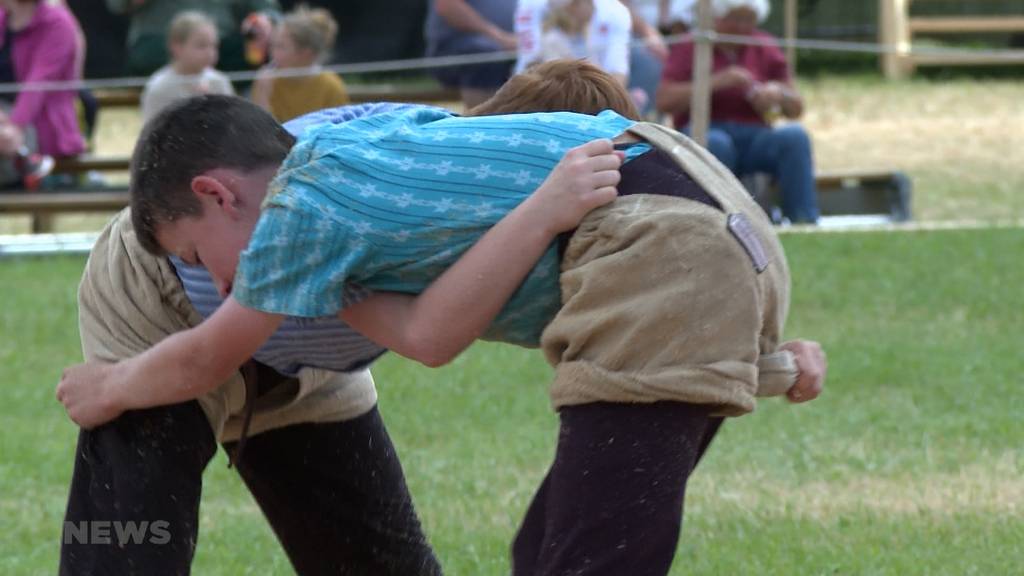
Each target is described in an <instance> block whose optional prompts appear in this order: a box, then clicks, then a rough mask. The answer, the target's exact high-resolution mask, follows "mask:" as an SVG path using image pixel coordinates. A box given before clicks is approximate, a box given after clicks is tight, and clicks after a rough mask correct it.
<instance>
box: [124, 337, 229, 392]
mask: <svg viewBox="0 0 1024 576" xmlns="http://www.w3.org/2000/svg"><path fill="white" fill-rule="evenodd" d="M235 368H236V367H235V366H224V365H218V359H217V358H216V356H215V355H213V354H211V353H210V349H209V348H206V349H205V350H204V346H203V345H202V344H201V342H199V341H198V340H197V339H196V338H195V337H194V335H193V334H192V331H191V330H189V331H185V332H179V333H177V334H174V335H172V336H170V337H168V338H167V339H165V340H163V341H162V342H161V343H160V344H159V345H157V346H155V347H153V348H150V349H149V350H147V351H146V352H144V353H142V354H140V355H139V356H135V357H134V358H131V359H129V360H125V361H124V362H121V363H120V364H118V365H117V368H116V370H118V372H119V375H118V378H117V379H116V380H115V381H116V382H117V383H118V389H117V391H116V395H117V398H118V399H120V402H119V404H120V405H121V406H123V407H124V409H126V410H136V409H142V408H150V407H153V406H163V405H167V404H177V403H180V402H185V401H187V400H192V399H195V398H198V397H199V396H202V395H203V394H205V393H207V392H209V391H211V390H213V389H214V388H216V387H217V386H219V385H220V384H221V383H222V382H224V381H225V380H227V379H228V378H229V377H230V376H231V374H232V373H233V372H234V370H235Z"/></svg>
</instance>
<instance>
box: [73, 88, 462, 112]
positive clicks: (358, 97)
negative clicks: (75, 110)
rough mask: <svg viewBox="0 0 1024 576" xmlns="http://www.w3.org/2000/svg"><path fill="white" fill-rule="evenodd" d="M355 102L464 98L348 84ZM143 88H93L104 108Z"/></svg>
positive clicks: (450, 92)
mask: <svg viewBox="0 0 1024 576" xmlns="http://www.w3.org/2000/svg"><path fill="white" fill-rule="evenodd" d="M346 89H347V90H348V95H349V98H351V99H352V103H353V104H360V103H363V102H416V103H433V104H437V103H441V102H460V101H461V100H462V97H461V96H460V95H459V91H458V90H457V89H453V88H444V87H442V86H438V85H432V84H347V85H346ZM141 95H142V91H141V90H139V89H137V88H104V89H99V90H95V91H93V96H95V98H96V102H97V103H98V104H99V106H100V107H101V108H134V107H138V106H139V99H140V97H141Z"/></svg>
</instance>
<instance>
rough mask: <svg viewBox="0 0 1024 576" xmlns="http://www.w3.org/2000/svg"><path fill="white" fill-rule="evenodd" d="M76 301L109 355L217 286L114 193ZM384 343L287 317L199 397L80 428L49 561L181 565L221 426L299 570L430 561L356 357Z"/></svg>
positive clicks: (296, 127) (86, 347) (126, 569)
mask: <svg viewBox="0 0 1024 576" xmlns="http://www.w3.org/2000/svg"><path fill="white" fill-rule="evenodd" d="M408 107H409V105H403V104H363V105H359V106H345V107H341V108H336V109H331V110H325V111H321V112H318V113H316V114H311V115H308V116H304V117H302V118H299V119H296V120H293V121H291V122H289V123H287V124H286V128H287V129H288V130H289V131H290V132H292V133H293V134H298V133H301V132H302V131H303V130H304V129H305V128H306V127H308V126H310V125H312V124H320V123H324V122H335V123H337V122H345V121H348V120H352V119H354V118H358V117H361V116H364V115H372V114H377V113H381V112H385V111H388V110H395V109H401V108H408ZM78 303H79V329H80V333H81V339H82V350H83V352H84V354H85V356H86V358H88V359H90V360H96V361H108V362H114V361H117V360H121V359H125V358H130V357H132V356H134V355H136V354H138V353H140V352H143V351H145V350H146V349H147V348H150V347H151V346H154V345H155V344H156V343H157V342H159V341H160V340H162V339H163V338H165V337H167V336H169V335H170V334H173V333H174V332H177V331H179V330H184V329H186V328H188V327H189V326H192V325H195V324H198V323H199V321H200V320H201V319H202V317H205V316H209V315H210V314H211V313H212V312H213V311H214V310H215V309H216V307H217V306H218V305H219V304H220V299H219V297H218V295H217V289H216V287H215V286H214V284H213V280H212V279H211V278H210V276H209V274H207V273H206V271H205V269H203V268H202V267H198V266H187V265H185V264H184V263H182V262H181V261H180V260H178V259H174V258H171V259H168V258H166V257H163V256H155V255H153V254H149V253H147V252H146V251H145V250H143V249H142V247H141V246H140V245H139V242H138V240H137V238H136V236H135V233H134V230H133V228H132V225H131V213H130V211H129V210H128V209H126V210H124V211H122V212H121V214H119V215H118V216H117V217H115V218H114V219H113V220H112V221H111V222H110V223H109V224H108V225H107V227H106V228H105V229H104V231H103V233H102V234H101V235H100V237H99V238H98V239H97V241H96V244H95V245H94V246H93V249H92V251H91V253H90V256H89V261H88V263H87V264H86V268H85V271H84V273H83V275H82V281H81V283H80V285H79V297H78ZM383 351H384V350H383V349H382V348H380V347H379V346H377V345H375V344H373V343H372V342H370V341H369V340H366V339H365V338H363V337H362V336H360V335H359V334H358V333H357V332H355V331H354V330H352V329H351V328H349V327H348V326H346V325H345V324H344V323H343V322H341V321H340V320H338V319H336V318H324V319H316V320H315V321H307V320H306V319H302V320H301V321H300V320H297V319H288V320H286V321H285V322H284V323H283V324H282V327H281V328H280V329H279V330H278V331H277V332H276V333H275V334H274V336H273V337H272V338H271V339H270V340H269V341H268V342H267V344H266V345H265V346H263V347H262V348H261V349H260V350H259V351H258V352H256V353H255V354H254V359H255V360H258V361H260V362H261V363H262V364H263V365H265V366H264V367H262V368H261V369H254V368H253V365H255V362H251V363H248V364H247V365H246V366H244V367H243V368H242V370H240V372H241V374H242V375H243V376H244V385H243V382H242V380H243V378H239V377H232V378H231V379H230V380H228V381H226V382H224V383H223V384H221V385H220V386H218V387H217V389H215V390H212V391H210V392H209V393H207V394H204V395H203V396H201V397H199V398H198V399H197V400H194V401H189V402H185V403H181V404H174V405H168V406H159V407H156V408H151V409H148V410H135V411H131V412H126V413H125V414H123V415H121V416H120V417H118V418H116V419H115V420H114V421H112V422H110V423H109V424H107V425H104V426H100V427H97V428H94V429H91V430H89V429H82V430H81V431H80V432H79V437H78V444H77V447H76V450H75V464H74V473H73V476H72V480H71V486H70V489H69V490H68V503H67V510H66V514H65V517H64V534H65V537H64V538H63V539H62V540H61V550H60V566H59V569H58V572H59V573H60V574H62V575H76V574H124V575H129V574H187V573H189V571H190V567H191V564H192V559H193V556H194V554H195V551H196V543H197V542H198V541H200V528H199V518H200V514H199V508H200V496H201V492H202V485H203V473H204V469H205V468H206V467H207V466H208V464H209V462H210V461H211V460H212V458H213V456H214V455H215V453H216V451H217V444H218V442H219V443H221V444H222V445H223V446H224V448H225V450H226V451H227V452H228V454H229V455H230V458H231V461H232V463H233V465H234V468H235V470H236V471H237V472H238V474H239V476H240V477H241V478H242V480H243V481H244V483H245V486H246V488H248V490H249V492H250V493H251V494H252V496H253V498H254V500H255V501H256V503H257V504H258V505H259V507H260V510H261V511H262V512H263V514H264V516H265V517H266V519H267V521H268V523H269V524H270V526H271V528H272V529H273V532H274V535H275V536H276V537H277V539H278V541H279V542H280V543H281V546H282V548H283V549H284V551H285V553H286V554H287V557H288V560H289V561H290V563H291V565H292V567H293V569H294V571H295V572H296V573H298V574H339V573H344V574H380V575H394V576H428V575H430V576H433V575H437V574H441V566H440V564H439V563H438V561H437V559H436V558H435V556H434V554H433V551H432V550H431V548H430V544H429V543H428V541H427V539H426V537H425V536H424V534H423V532H422V530H421V528H420V523H419V519H418V518H417V515H416V510H415V507H414V505H413V501H412V497H411V496H410V494H409V491H408V488H407V486H406V483H405V476H404V473H403V471H402V467H401V463H400V461H399V458H398V454H397V453H396V451H395V448H394V446H393V444H392V442H391V439H390V437H389V435H388V432H387V428H386V426H385V424H384V421H383V418H382V416H381V414H380V413H379V412H378V410H377V396H376V391H375V388H374V382H373V378H372V377H371V375H370V372H369V370H368V369H367V368H365V366H366V365H367V364H368V363H369V362H370V361H372V360H373V359H374V358H376V357H378V356H379V355H380V354H381V353H383ZM308 365H315V366H319V367H321V368H325V369H327V370H315V369H304V368H303V366H308ZM275 371H276V373H275ZM278 373H280V374H278ZM247 432H248V434H247ZM325 454H330V455H331V457H329V458H327V457H325ZM154 519H159V520H160V522H162V523H164V526H165V527H166V530H165V532H164V534H165V535H166V536H165V538H163V539H144V540H142V541H133V542H129V543H128V545H123V543H121V542H119V540H118V539H117V538H112V539H110V541H109V542H108V543H103V542H97V541H92V540H89V539H85V540H84V541H83V540H82V539H79V538H75V537H69V536H68V535H69V533H70V534H74V531H75V530H82V529H83V527H86V528H87V527H88V526H89V524H88V523H89V522H113V523H115V524H118V525H123V524H125V523H129V522H136V523H149V522H153V520H154Z"/></svg>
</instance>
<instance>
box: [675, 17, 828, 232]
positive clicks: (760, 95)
mask: <svg viewBox="0 0 1024 576" xmlns="http://www.w3.org/2000/svg"><path fill="white" fill-rule="evenodd" d="M712 7H713V10H714V14H715V30H716V32H718V33H719V34H723V35H728V36H746V37H749V38H751V39H753V40H755V41H756V43H753V44H746V43H743V44H740V43H730V42H721V43H716V44H714V50H713V56H712V66H711V123H710V127H709V130H708V150H709V151H711V153H712V154H714V155H715V157H716V158H718V160H719V161H721V162H722V163H723V164H725V165H726V166H727V167H729V169H730V170H732V171H733V173H734V174H736V175H737V176H743V175H746V174H750V173H753V172H767V173H769V174H771V175H772V176H774V177H775V179H776V180H777V181H778V183H779V188H780V190H781V192H782V213H783V215H784V216H785V217H786V218H787V219H789V221H791V222H804V223H813V222H816V221H817V220H818V201H817V191H816V190H815V186H814V161H813V156H812V153H811V140H810V137H809V136H808V135H807V132H806V130H804V128H803V127H802V126H801V125H800V124H798V123H795V122H786V123H782V124H779V125H773V122H774V120H776V119H777V118H780V117H785V118H787V119H796V118H799V117H800V115H801V114H802V113H803V108H804V103H803V99H802V98H801V97H800V93H799V92H798V91H797V90H796V87H795V86H794V85H793V79H792V77H791V76H790V72H789V66H788V64H787V62H786V57H785V56H784V55H783V53H782V50H780V49H779V47H778V44H777V43H776V41H775V39H774V38H773V37H772V36H771V35H770V34H768V33H766V32H764V31H762V30H759V29H758V28H757V24H758V23H759V22H761V21H763V20H764V19H765V18H766V17H767V16H768V10H769V4H768V2H767V0H714V2H713V3H712ZM693 53H694V44H693V41H692V40H686V41H684V42H681V43H679V44H676V45H675V46H673V47H672V51H671V53H670V54H669V57H668V61H667V62H666V63H665V68H664V71H663V72H662V78H661V84H660V85H659V86H658V91H657V95H656V98H655V100H656V105H657V107H658V110H660V111H662V112H665V113H668V114H672V115H673V120H674V123H675V126H676V128H678V129H680V130H686V129H687V128H688V125H689V122H690V114H689V112H690V110H689V109H690V94H691V89H692V86H693V84H692V82H693Z"/></svg>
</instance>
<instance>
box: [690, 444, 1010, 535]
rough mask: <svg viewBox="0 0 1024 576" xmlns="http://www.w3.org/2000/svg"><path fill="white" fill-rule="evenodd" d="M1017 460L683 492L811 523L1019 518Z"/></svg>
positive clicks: (718, 481)
mask: <svg viewBox="0 0 1024 576" xmlns="http://www.w3.org/2000/svg"><path fill="white" fill-rule="evenodd" d="M1018 458H1019V457H1018V456H1017V455H1015V454H1005V455H1003V456H1002V457H1001V458H1000V459H999V460H997V461H995V462H992V463H989V464H978V465H971V466H966V467H964V468H962V469H960V470H959V471H957V472H953V473H937V472H931V473H923V474H920V475H904V476H898V477H883V476H864V477H861V478H856V479H852V480H846V481H841V480H835V481H815V482H809V483H804V484H801V485H798V486H794V485H789V484H786V483H784V482H781V481H779V480H777V479H772V478H764V477H758V475H756V474H755V475H753V476H751V475H749V474H745V475H736V476H735V477H729V478H721V477H715V478H708V477H702V476H701V475H700V474H698V475H697V476H696V477H695V478H694V485H693V486H692V489H691V490H690V491H689V492H690V494H691V495H692V496H691V497H690V498H691V502H693V504H694V505H695V506H702V505H704V506H708V507H709V509H712V510H721V509H723V508H725V507H733V508H738V509H741V510H749V511H756V512H758V513H763V514H770V515H781V516H796V517H805V518H812V519H816V520H821V519H826V518H835V517H837V516H838V515H841V514H844V513H851V512H860V511H869V512H873V513H877V514H879V515H913V514H920V513H928V514H936V515H956V514H977V513H984V514H991V515H994V516H1004V517H1008V516H1019V515H1020V514H1022V513H1024V477H1022V475H1021V473H1020V466H1019V464H1018ZM723 486H724V487H728V488H722V487H723ZM688 506H689V503H688Z"/></svg>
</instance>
